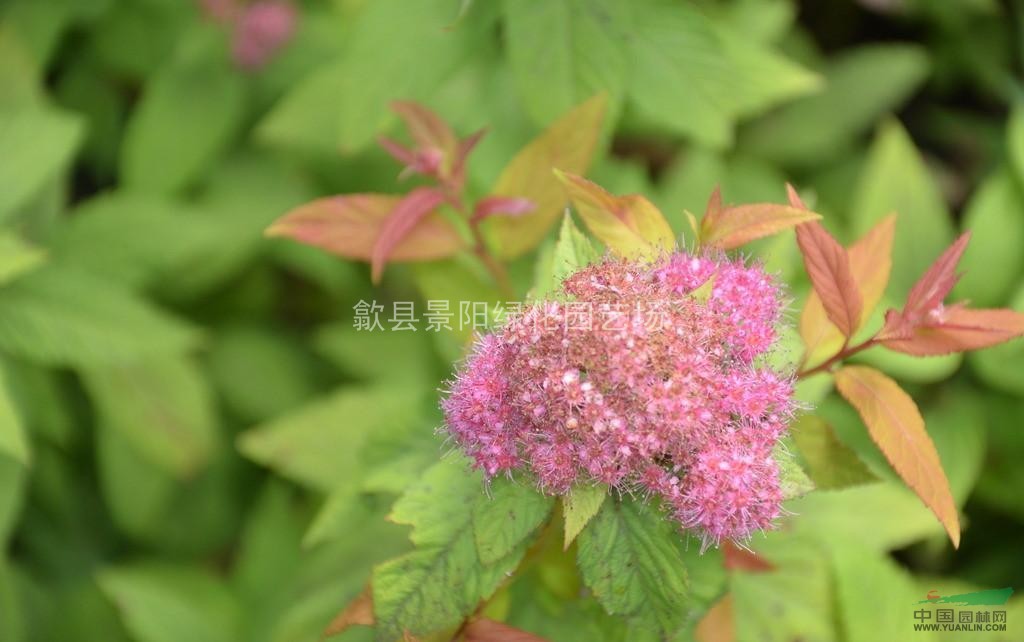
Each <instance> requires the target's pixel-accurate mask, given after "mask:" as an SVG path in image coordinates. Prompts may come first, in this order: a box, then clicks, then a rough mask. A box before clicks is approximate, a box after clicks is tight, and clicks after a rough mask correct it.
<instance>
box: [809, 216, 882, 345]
mask: <svg viewBox="0 0 1024 642" xmlns="http://www.w3.org/2000/svg"><path fill="white" fill-rule="evenodd" d="M796 198H799V196H797V197H796ZM895 230H896V217H895V215H889V216H887V217H885V218H884V219H882V220H881V221H879V222H878V224H877V225H875V226H874V227H873V228H871V230H870V231H869V232H868V233H867V234H865V235H864V236H863V237H861V238H860V240H858V241H857V242H856V243H854V244H853V245H851V246H850V249H849V251H848V252H847V254H848V256H849V257H850V271H851V272H852V273H853V280H854V281H856V282H857V288H858V289H859V290H860V294H861V298H862V300H863V306H862V308H861V313H860V321H859V323H858V324H857V326H858V328H859V327H862V326H863V325H864V323H865V322H866V321H867V320H868V318H869V317H870V316H871V313H872V312H873V311H874V309H875V306H876V305H878V302H879V301H880V300H881V298H882V295H883V294H884V293H885V288H886V286H887V285H888V284H889V272H890V271H891V270H892V241H893V234H894V232H895ZM854 332H856V330H854ZM800 336H801V337H802V338H803V341H804V345H805V346H806V361H807V362H808V363H815V362H817V361H818V360H819V359H821V358H823V357H826V356H830V355H831V354H833V353H834V352H835V351H836V350H838V349H839V347H840V346H841V345H842V343H843V334H842V333H841V332H840V331H839V329H838V328H837V327H836V326H835V325H833V324H832V322H831V321H829V320H828V315H826V314H825V307H824V306H823V305H822V303H821V299H820V298H819V297H818V295H817V293H815V292H813V291H812V292H811V293H810V295H808V297H807V303H806V304H805V305H804V309H803V312H802V313H801V315H800Z"/></svg>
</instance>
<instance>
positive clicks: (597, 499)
mask: <svg viewBox="0 0 1024 642" xmlns="http://www.w3.org/2000/svg"><path fill="white" fill-rule="evenodd" d="M606 497H608V487H607V486H605V485H604V484H577V485H576V486H573V487H572V488H571V489H570V490H569V493H568V494H567V495H566V496H565V497H564V498H563V499H562V513H563V514H564V515H565V548H566V549H568V548H569V545H570V544H572V542H573V540H575V539H576V536H577V535H579V534H580V533H581V532H582V531H583V528H584V527H585V526H586V525H587V524H588V523H589V522H590V520H591V519H593V517H594V515H597V511H599V510H601V506H603V505H604V500H605V498H606Z"/></svg>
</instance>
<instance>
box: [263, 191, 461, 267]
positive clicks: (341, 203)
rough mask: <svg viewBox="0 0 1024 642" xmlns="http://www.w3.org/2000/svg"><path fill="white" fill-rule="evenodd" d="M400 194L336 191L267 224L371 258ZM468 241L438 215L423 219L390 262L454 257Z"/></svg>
mask: <svg viewBox="0 0 1024 642" xmlns="http://www.w3.org/2000/svg"><path fill="white" fill-rule="evenodd" d="M400 201H401V198H400V197H397V196H388V195H384V194H347V195H344V196H331V197H328V198H321V199H317V200H315V201H311V202H309V203H306V204H305V205H300V206H299V207H297V208H295V209H293V210H292V211H291V212H288V213H287V214H285V215H284V216H283V217H281V218H280V219H278V220H277V221H276V222H275V223H274V224H273V225H271V226H270V227H269V228H268V229H267V232H266V234H267V236H283V237H287V238H291V239H295V240H296V241H299V242H300V243H305V244H306V245H312V246H314V247H319V248H321V249H324V250H327V251H328V252H331V253H332V254H337V255H339V256H343V257H345V258H349V259H357V260H360V261H367V262H369V261H370V259H371V257H372V256H373V248H374V245H375V244H376V242H377V239H378V237H380V235H381V228H382V227H383V225H384V222H385V220H386V219H387V218H388V216H389V215H390V214H391V212H392V211H393V210H394V209H395V208H396V207H397V206H398V204H399V202H400ZM465 246H466V243H465V241H464V240H463V238H462V236H461V235H460V234H459V232H458V230H457V229H455V227H454V226H453V225H452V224H451V223H449V222H448V221H447V220H445V219H444V218H443V217H442V216H440V215H439V214H436V213H434V214H429V215H427V216H426V217H424V218H423V219H422V220H420V221H419V222H418V223H417V224H416V226H415V227H413V228H412V229H411V230H410V231H409V232H408V233H407V234H405V236H404V237H403V238H402V239H401V240H400V241H399V242H398V243H397V244H396V245H395V246H394V247H393V248H392V250H391V252H390V256H389V260H391V261H427V260H433V259H442V258H445V257H448V256H452V255H453V254H455V253H457V252H458V251H459V250H461V249H463V248H464V247H465Z"/></svg>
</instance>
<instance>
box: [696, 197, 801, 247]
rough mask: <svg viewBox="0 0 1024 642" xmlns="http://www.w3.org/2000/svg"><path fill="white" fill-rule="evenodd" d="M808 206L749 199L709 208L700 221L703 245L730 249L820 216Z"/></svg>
mask: <svg viewBox="0 0 1024 642" xmlns="http://www.w3.org/2000/svg"><path fill="white" fill-rule="evenodd" d="M820 218H821V215H820V214H816V213H814V212H812V211H810V210H806V209H802V208H798V207H792V206H790V205H779V204H777V203H751V204H749V205H738V206H736V207H726V208H722V209H721V210H718V211H710V212H708V214H707V215H705V216H704V220H703V221H701V231H700V240H701V243H703V244H704V245H708V246H710V247H717V248H721V249H723V250H732V249H735V248H738V247H740V246H741V245H745V244H747V243H749V242H751V241H753V240H756V239H759V238H764V237H765V236H771V235H772V234H777V233H779V232H782V231H783V230H788V229H789V228H791V227H796V226H797V225H800V224H801V223H806V222H808V221H815V220H817V219H820Z"/></svg>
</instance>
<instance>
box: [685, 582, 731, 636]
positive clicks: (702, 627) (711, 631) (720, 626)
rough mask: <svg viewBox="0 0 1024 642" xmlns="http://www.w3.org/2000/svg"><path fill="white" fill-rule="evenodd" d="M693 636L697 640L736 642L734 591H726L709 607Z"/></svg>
mask: <svg viewBox="0 0 1024 642" xmlns="http://www.w3.org/2000/svg"><path fill="white" fill-rule="evenodd" d="M693 636H694V639H695V640H697V642H735V640H736V623H735V619H734V617H733V607H732V593H726V594H725V595H723V596H722V599H720V600H718V601H717V602H715V604H714V606H712V607H711V608H710V609H708V612H707V613H705V614H704V617H702V618H701V620H700V622H698V623H697V628H696V630H695V631H694V632H693Z"/></svg>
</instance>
